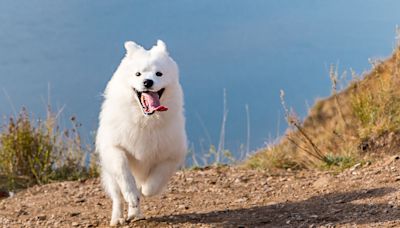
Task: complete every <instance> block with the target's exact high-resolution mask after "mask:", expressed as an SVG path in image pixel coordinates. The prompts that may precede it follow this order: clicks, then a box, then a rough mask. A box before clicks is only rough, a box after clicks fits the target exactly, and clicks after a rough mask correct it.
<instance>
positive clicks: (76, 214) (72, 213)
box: [69, 211, 81, 217]
mask: <svg viewBox="0 0 400 228" xmlns="http://www.w3.org/2000/svg"><path fill="white" fill-rule="evenodd" d="M80 214H81V213H80V212H78V211H75V212H71V213H70V214H69V216H71V217H75V216H78V215H80Z"/></svg>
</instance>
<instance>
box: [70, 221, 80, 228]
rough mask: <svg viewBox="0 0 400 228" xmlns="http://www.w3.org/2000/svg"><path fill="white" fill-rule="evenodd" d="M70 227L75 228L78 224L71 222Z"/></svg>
mask: <svg viewBox="0 0 400 228" xmlns="http://www.w3.org/2000/svg"><path fill="white" fill-rule="evenodd" d="M71 226H73V227H77V226H79V223H77V222H72V224H71Z"/></svg>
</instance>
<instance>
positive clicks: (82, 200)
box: [75, 198, 86, 203]
mask: <svg viewBox="0 0 400 228" xmlns="http://www.w3.org/2000/svg"><path fill="white" fill-rule="evenodd" d="M85 201H86V200H85V199H83V198H81V199H77V200H75V203H83V202H85Z"/></svg>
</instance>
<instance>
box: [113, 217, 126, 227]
mask: <svg viewBox="0 0 400 228" xmlns="http://www.w3.org/2000/svg"><path fill="white" fill-rule="evenodd" d="M124 224H125V219H124V218H112V219H111V221H110V226H118V225H124Z"/></svg>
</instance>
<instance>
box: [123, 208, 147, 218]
mask: <svg viewBox="0 0 400 228" xmlns="http://www.w3.org/2000/svg"><path fill="white" fill-rule="evenodd" d="M141 219H144V216H143V214H142V213H141V212H140V208H139V207H132V206H129V208H128V218H127V220H128V221H132V220H141Z"/></svg>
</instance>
